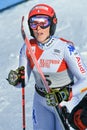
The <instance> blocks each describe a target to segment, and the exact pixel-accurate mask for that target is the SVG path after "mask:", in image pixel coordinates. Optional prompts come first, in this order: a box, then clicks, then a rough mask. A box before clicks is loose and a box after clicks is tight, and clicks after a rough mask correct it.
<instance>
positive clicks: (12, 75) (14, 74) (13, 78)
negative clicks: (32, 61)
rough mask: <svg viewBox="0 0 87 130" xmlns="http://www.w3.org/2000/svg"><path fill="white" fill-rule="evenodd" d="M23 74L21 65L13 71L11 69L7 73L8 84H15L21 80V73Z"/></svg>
mask: <svg viewBox="0 0 87 130" xmlns="http://www.w3.org/2000/svg"><path fill="white" fill-rule="evenodd" d="M23 74H24V67H23V66H21V67H19V68H18V69H16V70H15V71H14V70H11V71H10V72H9V74H8V79H7V80H8V82H9V84H11V85H13V86H16V85H17V84H18V83H20V82H21V75H23Z"/></svg>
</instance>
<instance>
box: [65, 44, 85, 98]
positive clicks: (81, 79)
mask: <svg viewBox="0 0 87 130" xmlns="http://www.w3.org/2000/svg"><path fill="white" fill-rule="evenodd" d="M64 58H65V61H66V63H67V65H68V67H69V69H70V71H71V72H72V74H73V76H74V77H75V78H76V82H75V84H74V85H73V86H72V94H73V96H75V95H78V94H80V93H82V92H87V68H86V66H85V64H84V63H83V61H82V59H81V56H80V54H79V52H78V51H77V50H76V48H75V47H74V46H73V45H66V46H65V49H64Z"/></svg>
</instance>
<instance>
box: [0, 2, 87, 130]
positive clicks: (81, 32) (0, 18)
mask: <svg viewBox="0 0 87 130" xmlns="http://www.w3.org/2000/svg"><path fill="white" fill-rule="evenodd" d="M38 3H47V4H50V5H51V6H53V8H54V9H55V11H56V15H57V17H58V26H57V30H56V35H58V36H59V37H60V36H61V37H63V38H66V39H68V40H71V41H73V42H74V43H75V44H76V46H77V48H78V49H79V50H80V53H81V55H82V58H83V59H84V62H85V63H86V65H87V58H86V57H87V0H82V1H81V0H73V1H70V0H58V1H57V0H49V1H47V0H31V1H28V2H26V3H23V4H21V5H18V6H16V7H14V8H12V9H9V10H7V11H4V12H2V13H0V130H22V119H21V118H22V114H21V113H22V109H21V89H17V88H14V87H13V86H11V85H9V84H8V82H7V81H6V78H7V75H8V72H9V71H10V70H11V69H15V68H17V66H18V58H19V57H18V55H19V50H20V48H21V46H22V44H23V40H22V37H21V32H20V23H21V17H22V15H25V19H27V14H28V11H29V10H30V9H31V7H32V6H33V5H35V4H38ZM25 24H26V23H25ZM25 28H26V32H27V33H28V29H27V25H25ZM33 84H34V79H33V76H31V79H30V81H29V84H28V85H27V86H26V88H25V89H26V130H33V129H32V117H31V116H32V100H33V93H34V88H33Z"/></svg>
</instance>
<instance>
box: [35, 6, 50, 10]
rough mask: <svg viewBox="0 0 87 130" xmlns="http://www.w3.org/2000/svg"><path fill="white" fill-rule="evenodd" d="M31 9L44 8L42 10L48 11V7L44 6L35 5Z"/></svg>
mask: <svg viewBox="0 0 87 130" xmlns="http://www.w3.org/2000/svg"><path fill="white" fill-rule="evenodd" d="M33 9H44V10H47V11H48V8H47V7H45V6H36V7H35V8H33Z"/></svg>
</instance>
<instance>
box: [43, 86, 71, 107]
mask: <svg viewBox="0 0 87 130" xmlns="http://www.w3.org/2000/svg"><path fill="white" fill-rule="evenodd" d="M45 97H46V102H47V105H49V106H57V105H58V104H59V103H60V102H62V101H67V100H68V98H69V92H68V90H67V88H63V89H61V90H57V89H55V90H53V89H52V90H51V92H50V93H47V94H46V96H45Z"/></svg>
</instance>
